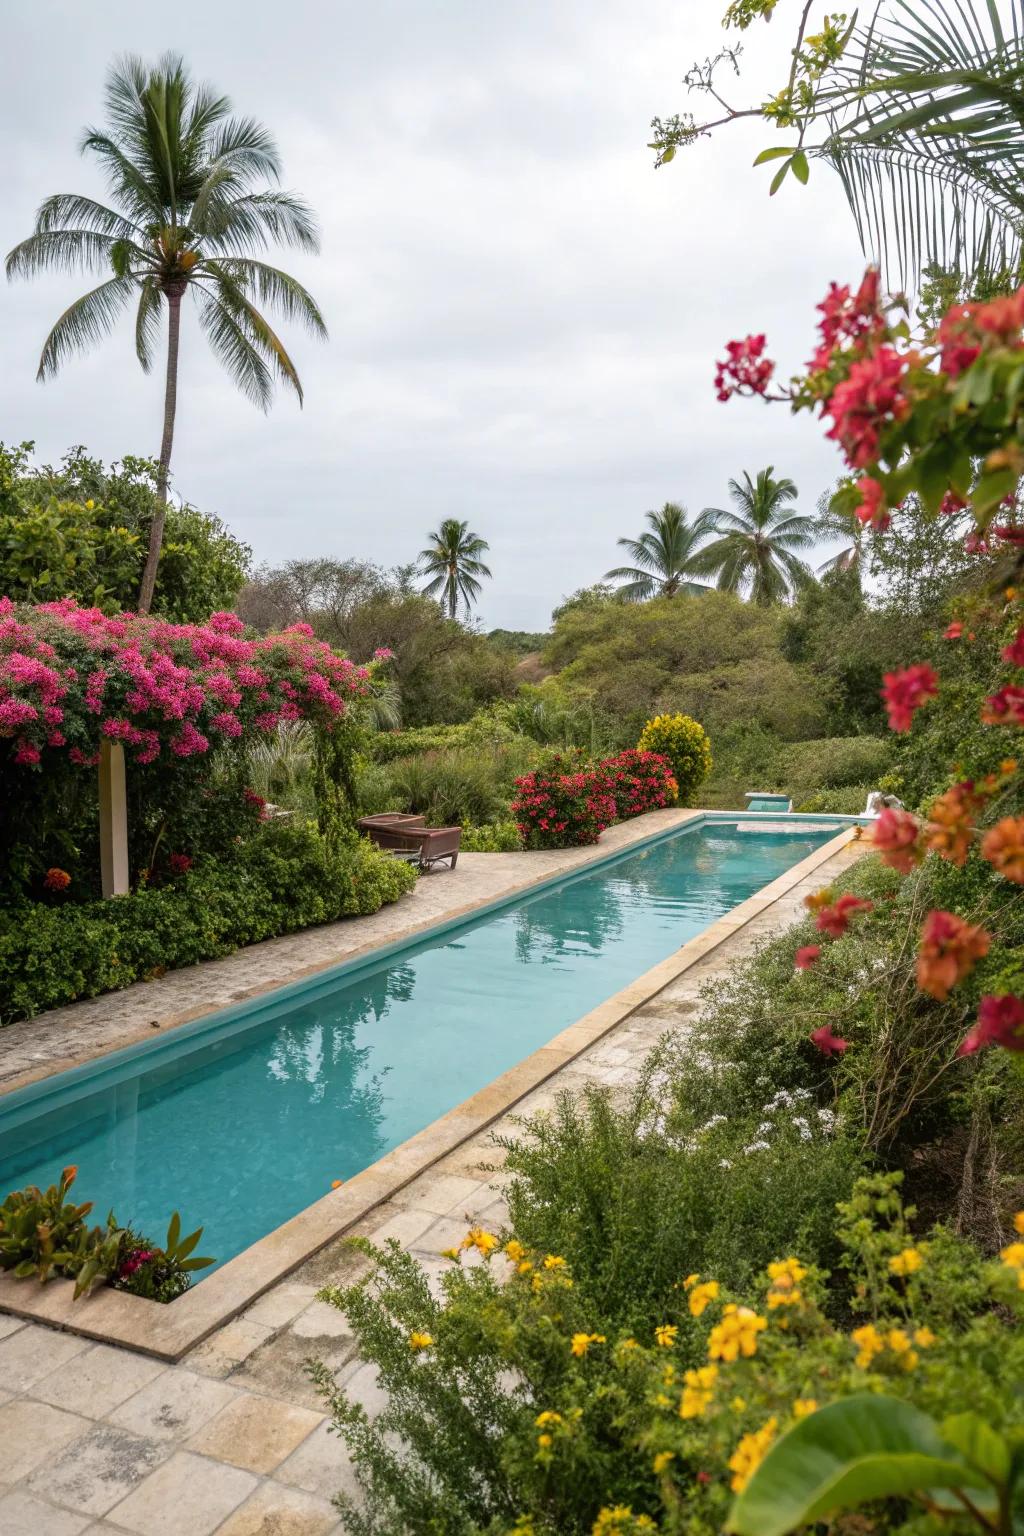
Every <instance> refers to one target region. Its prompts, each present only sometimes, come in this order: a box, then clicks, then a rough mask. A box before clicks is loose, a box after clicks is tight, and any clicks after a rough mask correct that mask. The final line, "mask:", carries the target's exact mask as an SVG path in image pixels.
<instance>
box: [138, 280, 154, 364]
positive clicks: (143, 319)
mask: <svg viewBox="0 0 1024 1536" xmlns="http://www.w3.org/2000/svg"><path fill="white" fill-rule="evenodd" d="M159 328H160V289H159V288H158V287H157V283H156V279H155V278H153V277H144V278H143V280H142V283H141V284H140V288H139V307H138V309H137V310H136V312H135V355H136V357H137V358H138V360H139V362H140V364H141V365H142V371H143V373H148V372H149V371H150V369H151V368H152V366H153V353H154V350H155V348H156V344H157V335H158V332H159Z"/></svg>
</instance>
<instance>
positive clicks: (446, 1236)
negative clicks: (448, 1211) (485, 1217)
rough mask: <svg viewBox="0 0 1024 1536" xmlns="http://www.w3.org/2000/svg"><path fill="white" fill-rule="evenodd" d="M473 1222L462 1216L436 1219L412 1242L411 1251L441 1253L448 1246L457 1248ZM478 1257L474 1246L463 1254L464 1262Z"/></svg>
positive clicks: (470, 1261)
mask: <svg viewBox="0 0 1024 1536" xmlns="http://www.w3.org/2000/svg"><path fill="white" fill-rule="evenodd" d="M472 1225H473V1223H472V1222H470V1221H466V1220H464V1219H463V1218H462V1217H461V1216H460V1217H459V1218H458V1219H456V1218H455V1217H454V1216H442V1217H441V1219H440V1221H435V1222H434V1224H433V1226H430V1227H428V1228H427V1230H426V1231H425V1232H424V1233H423V1234H422V1236H421V1237H418V1238H417V1239H416V1241H415V1242H414V1243H411V1244H410V1252H411V1253H428V1254H435V1255H436V1254H441V1253H444V1252H445V1251H446V1249H448V1248H457V1247H458V1246H459V1244H460V1243H461V1242H462V1239H463V1238H464V1237H465V1235H466V1233H467V1231H468V1230H469V1228H470V1227H471V1226H472ZM477 1257H478V1255H477V1252H476V1250H475V1249H474V1248H470V1249H468V1250H467V1252H466V1253H464V1254H463V1255H462V1262H463V1264H467V1263H472V1262H473V1260H474V1259H476V1258H477Z"/></svg>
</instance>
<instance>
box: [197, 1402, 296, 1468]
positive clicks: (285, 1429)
mask: <svg viewBox="0 0 1024 1536" xmlns="http://www.w3.org/2000/svg"><path fill="white" fill-rule="evenodd" d="M323 1418H324V1415H323V1414H322V1413H313V1412H312V1411H311V1410H310V1409H308V1408H298V1407H296V1406H295V1404H294V1403H282V1402H279V1401H278V1400H276V1399H275V1398H272V1397H254V1396H253V1395H252V1394H250V1393H245V1394H244V1395H242V1396H241V1397H236V1398H235V1401H234V1402H233V1403H229V1404H228V1405H227V1407H226V1408H222V1409H221V1411H220V1413H218V1414H217V1415H216V1417H215V1418H212V1419H210V1421H209V1423H207V1424H204V1425H203V1427H202V1429H200V1430H197V1431H196V1433H195V1434H194V1435H193V1436H192V1438H191V1439H190V1440H189V1441H188V1442H187V1444H186V1447H185V1448H186V1450H189V1451H197V1452H199V1453H200V1454H201V1455H203V1456H211V1457H212V1458H213V1459H214V1461H228V1462H230V1463H231V1465H232V1466H233V1467H244V1468H245V1469H246V1470H247V1471H249V1472H261V1473H264V1474H266V1473H268V1472H272V1471H273V1470H274V1468H275V1467H277V1466H279V1465H280V1464H281V1462H282V1461H284V1459H285V1457H286V1456H290V1455H291V1453H292V1452H293V1451H294V1450H296V1448H297V1447H298V1446H299V1445H300V1444H301V1443H302V1441H303V1440H305V1438H306V1436H307V1435H309V1434H312V1432H313V1430H314V1429H316V1427H317V1425H318V1424H320V1423H322V1422H323Z"/></svg>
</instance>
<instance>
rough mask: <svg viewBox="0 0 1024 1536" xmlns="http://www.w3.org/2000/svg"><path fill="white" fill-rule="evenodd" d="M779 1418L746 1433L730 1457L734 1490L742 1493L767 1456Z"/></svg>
mask: <svg viewBox="0 0 1024 1536" xmlns="http://www.w3.org/2000/svg"><path fill="white" fill-rule="evenodd" d="M778 1422H779V1421H778V1419H769V1420H768V1422H767V1424H762V1426H761V1428H760V1429H755V1430H754V1431H753V1433H751V1434H749V1435H744V1436H743V1439H742V1440H741V1441H740V1443H739V1445H738V1446H737V1447H736V1449H735V1451H734V1452H733V1454H732V1455H731V1456H730V1457H729V1471H730V1472H731V1473H732V1474H733V1478H732V1490H733V1492H734V1493H742V1492H743V1490H744V1488H745V1487H746V1486H747V1484H748V1483H749V1482H750V1479H751V1478H752V1477H753V1475H754V1473H755V1472H756V1471H757V1469H758V1467H759V1466H760V1465H761V1462H762V1461H763V1460H764V1458H765V1454H766V1453H767V1450H768V1447H769V1446H770V1445H771V1443H772V1441H773V1440H774V1439H775V1431H776V1429H777V1428H778Z"/></svg>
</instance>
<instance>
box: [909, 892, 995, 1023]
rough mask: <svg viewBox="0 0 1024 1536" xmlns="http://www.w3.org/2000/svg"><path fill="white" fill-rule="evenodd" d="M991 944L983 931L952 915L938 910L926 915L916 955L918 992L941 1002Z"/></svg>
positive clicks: (985, 953) (969, 971) (986, 951)
mask: <svg viewBox="0 0 1024 1536" xmlns="http://www.w3.org/2000/svg"><path fill="white" fill-rule="evenodd" d="M990 942H991V941H990V939H989V935H988V934H987V933H986V932H985V930H984V928H980V927H976V926H974V925H973V924H971V923H965V922H964V920H963V918H962V917H957V915H956V913H955V912H943V911H941V909H939V908H936V909H935V910H934V911H932V912H929V913H928V916H927V917H926V918H925V920H924V926H923V928H922V929H921V946H920V948H919V950H918V952H917V984H918V986H919V987H920V988H921V991H922V992H927V993H928V994H929V996H930V997H934V998H935V999H936V1000H937V1001H938V1002H940V1003H944V1002H945V1001H946V999H947V997H948V996H949V994H950V992H951V991H952V990H953V988H954V987H955V986H956V984H957V982H959V981H963V979H964V977H965V976H969V975H970V973H971V972H972V971H973V970H974V967H975V964H976V963H977V961H979V960H981V959H982V958H983V957H984V956H985V955H987V954H988V949H989V944H990Z"/></svg>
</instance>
